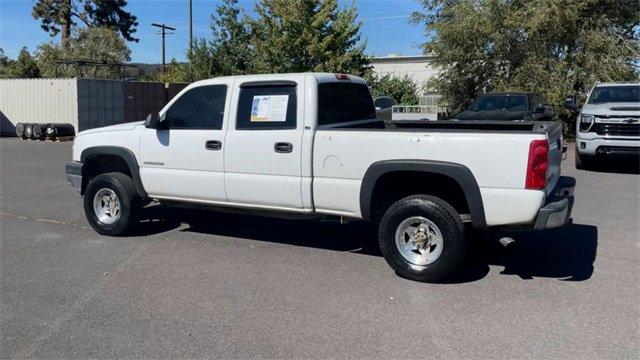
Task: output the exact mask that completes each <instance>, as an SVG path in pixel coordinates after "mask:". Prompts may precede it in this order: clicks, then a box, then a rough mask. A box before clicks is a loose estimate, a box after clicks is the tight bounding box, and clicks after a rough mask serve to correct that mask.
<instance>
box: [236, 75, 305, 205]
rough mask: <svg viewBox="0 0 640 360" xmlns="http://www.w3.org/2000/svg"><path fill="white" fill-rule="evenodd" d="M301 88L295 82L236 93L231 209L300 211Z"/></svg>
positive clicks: (262, 85) (261, 85)
mask: <svg viewBox="0 0 640 360" xmlns="http://www.w3.org/2000/svg"><path fill="white" fill-rule="evenodd" d="M301 88H302V86H298V84H297V83H296V82H293V81H279V82H250V83H245V84H241V85H240V86H238V87H237V88H236V89H235V94H234V98H233V99H234V100H233V101H234V102H235V103H236V104H237V109H236V113H235V116H234V115H232V117H234V119H233V121H232V122H231V124H232V125H231V126H230V127H229V129H228V132H227V135H226V145H227V147H226V151H225V187H226V189H227V196H228V199H229V202H230V203H238V204H248V205H254V206H258V207H260V206H265V207H277V208H285V209H302V207H303V205H302V191H301V181H302V180H301V179H302V177H301V175H302V174H301V172H302V170H301V168H302V165H301V153H302V146H301V145H302V131H303V125H302V121H301V119H299V117H302V116H301V114H302V104H303V101H304V99H303V94H304V92H303V91H302V90H300V89H301ZM299 115H300V116H299Z"/></svg>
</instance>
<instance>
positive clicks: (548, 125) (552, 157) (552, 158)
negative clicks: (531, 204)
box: [544, 121, 563, 195]
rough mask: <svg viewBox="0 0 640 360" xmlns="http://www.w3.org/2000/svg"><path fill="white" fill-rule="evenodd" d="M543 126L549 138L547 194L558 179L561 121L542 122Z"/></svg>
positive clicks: (560, 151)
mask: <svg viewBox="0 0 640 360" xmlns="http://www.w3.org/2000/svg"><path fill="white" fill-rule="evenodd" d="M544 125H545V126H544V127H545V130H546V132H547V138H548V140H549V167H548V169H547V188H546V190H545V191H546V193H547V195H549V194H550V193H551V192H552V191H553V189H554V188H555V187H556V185H557V184H558V179H560V167H561V163H562V148H563V139H562V123H561V122H559V121H547V122H544Z"/></svg>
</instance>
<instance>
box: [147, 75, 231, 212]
mask: <svg viewBox="0 0 640 360" xmlns="http://www.w3.org/2000/svg"><path fill="white" fill-rule="evenodd" d="M227 102H228V101H227V86H226V85H225V84H218V85H204V86H198V87H194V88H191V89H189V90H187V91H186V92H184V93H182V94H181V95H179V97H178V98H177V99H176V100H175V101H174V102H173V103H172V104H171V105H170V106H169V108H168V109H167V110H166V111H165V113H164V114H163V120H162V124H161V129H145V130H144V133H143V134H142V139H141V141H140V158H141V160H142V161H141V162H140V177H141V179H142V183H143V185H144V188H145V190H146V191H147V193H148V194H149V196H150V197H154V198H165V199H176V200H192V201H205V202H226V201H227V197H226V194H225V188H224V151H225V144H224V136H225V130H224V122H225V117H226V116H225V108H226V106H225V104H226V103H227Z"/></svg>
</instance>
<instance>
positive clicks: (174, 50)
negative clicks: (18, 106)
mask: <svg viewBox="0 0 640 360" xmlns="http://www.w3.org/2000/svg"><path fill="white" fill-rule="evenodd" d="M339 1H340V4H341V6H349V5H350V4H351V3H352V1H351V0H339ZM219 2H220V0H193V35H194V37H205V38H207V39H209V38H210V36H211V35H210V29H209V24H210V16H211V14H212V13H213V12H214V11H215V7H216V5H217V4H218V3H219ZM34 3H35V0H0V48H2V49H3V50H4V52H5V54H6V55H7V56H9V57H10V58H16V57H17V55H18V53H19V52H20V49H21V48H22V47H23V46H27V48H28V49H29V50H30V51H31V52H34V51H35V50H36V48H37V46H38V44H40V43H42V42H46V41H54V42H59V36H58V37H56V38H51V37H50V36H49V34H47V33H46V32H45V31H44V30H42V29H41V28H40V22H39V21H38V20H35V19H33V17H32V16H31V10H32V8H33V5H34ZM239 3H240V6H241V7H243V8H245V9H246V10H247V11H249V13H250V14H252V13H253V10H252V9H253V6H254V3H255V1H254V0H240V2H239ZM353 4H354V5H355V6H356V8H357V9H358V12H359V20H360V21H362V23H363V25H362V28H361V31H362V35H363V38H364V39H366V41H367V54H369V55H373V56H386V55H389V54H399V55H419V54H420V53H421V50H420V48H419V45H420V44H421V43H422V42H424V40H425V38H424V34H423V31H422V28H421V27H419V26H414V25H411V24H409V15H410V14H411V13H412V12H414V11H419V10H421V8H420V5H419V4H418V2H417V1H416V0H353ZM188 9H189V7H188V0H129V3H128V5H127V10H128V11H129V12H131V13H132V14H133V15H135V16H137V17H138V23H139V25H138V31H137V32H136V33H135V34H134V37H136V38H139V39H140V41H139V42H138V43H135V42H130V43H128V45H129V47H130V48H131V51H132V54H131V60H132V62H141V63H160V62H161V60H162V59H161V39H160V36H159V35H157V30H158V29H156V28H154V27H152V26H151V23H152V22H157V23H165V24H167V25H171V26H173V27H175V28H176V31H175V32H174V34H172V35H168V36H167V40H166V56H167V61H169V59H171V58H176V59H178V60H179V61H182V60H184V58H185V51H186V49H187V47H188V44H189V12H188V11H189V10H188Z"/></svg>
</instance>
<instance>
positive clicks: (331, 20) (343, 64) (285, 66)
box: [251, 0, 369, 75]
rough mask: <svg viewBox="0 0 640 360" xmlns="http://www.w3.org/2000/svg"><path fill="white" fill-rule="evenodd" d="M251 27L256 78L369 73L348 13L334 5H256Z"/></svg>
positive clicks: (266, 0)
mask: <svg viewBox="0 0 640 360" xmlns="http://www.w3.org/2000/svg"><path fill="white" fill-rule="evenodd" d="M256 12H257V13H258V18H257V19H254V20H252V21H251V26H252V32H253V41H252V42H253V46H254V49H255V52H256V54H255V63H254V67H255V69H256V70H257V71H258V72H265V73H270V72H275V73H282V72H304V71H327V72H343V73H351V74H356V75H362V74H363V73H364V72H365V70H366V69H367V68H368V67H369V65H368V64H369V58H368V57H367V56H366V55H365V54H364V51H365V46H366V44H365V43H364V42H361V41H360V40H361V37H360V26H361V23H360V22H358V21H356V19H357V12H356V9H355V8H354V7H350V8H346V9H339V7H338V3H337V0H324V1H323V0H301V1H289V0H262V1H260V2H259V3H258V4H257V5H256Z"/></svg>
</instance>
